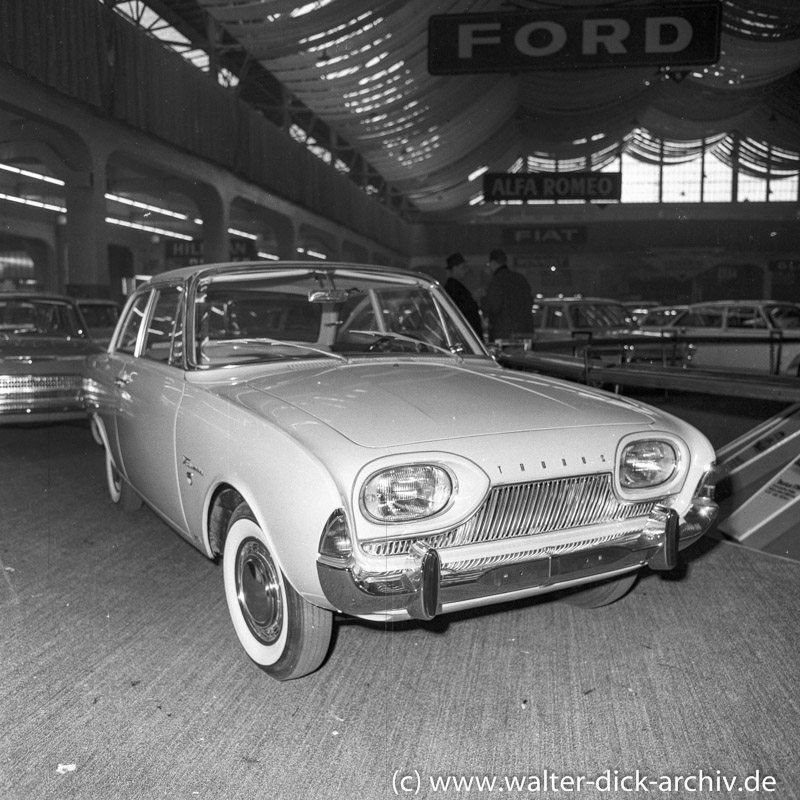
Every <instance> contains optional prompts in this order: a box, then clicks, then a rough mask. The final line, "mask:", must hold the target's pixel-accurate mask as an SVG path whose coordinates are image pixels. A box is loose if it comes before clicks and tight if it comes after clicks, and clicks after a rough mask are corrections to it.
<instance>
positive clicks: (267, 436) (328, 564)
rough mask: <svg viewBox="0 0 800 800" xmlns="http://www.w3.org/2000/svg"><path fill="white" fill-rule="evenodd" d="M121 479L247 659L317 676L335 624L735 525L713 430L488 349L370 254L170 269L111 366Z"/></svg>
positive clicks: (104, 401) (652, 561)
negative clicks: (515, 364)
mask: <svg viewBox="0 0 800 800" xmlns="http://www.w3.org/2000/svg"><path fill="white" fill-rule="evenodd" d="M88 383H89V389H90V393H91V397H92V403H93V405H94V414H95V417H96V425H97V428H98V429H99V431H100V432H101V435H102V438H103V442H104V444H105V448H106V472H107V483H108V490H109V493H110V495H111V498H112V500H113V501H114V502H116V503H118V504H119V505H120V506H122V507H124V508H128V509H133V508H136V507H138V506H139V505H141V501H142V500H144V501H146V503H147V504H148V505H149V506H150V507H151V508H152V509H153V510H154V511H156V512H157V513H158V514H159V515H160V516H161V517H162V518H163V519H164V520H165V521H166V522H167V523H169V525H171V526H172V527H173V528H174V529H175V530H176V531H177V532H178V533H179V534H181V535H182V536H184V537H185V538H186V539H187V540H188V541H189V542H191V543H192V544H193V545H194V546H195V547H196V548H198V549H199V550H200V551H202V552H203V553H205V555H206V556H208V557H209V558H218V557H221V559H222V574H223V579H224V586H225V594H226V597H227V605H228V609H229V611H230V616H231V618H232V621H233V625H234V628H235V630H236V633H237V635H238V638H239V641H240V642H241V644H242V646H243V648H244V650H245V651H246V652H247V654H248V655H249V656H250V658H251V659H252V660H253V661H254V662H255V663H256V664H257V665H258V666H259V667H261V668H263V669H264V670H265V671H266V672H268V673H269V674H270V675H272V676H273V677H275V678H278V679H282V680H285V679H290V678H297V677H300V676H302V675H305V674H307V673H309V672H311V671H313V670H315V669H316V668H317V667H318V666H319V665H320V664H321V663H322V662H323V660H324V659H325V656H326V653H327V651H328V648H329V645H330V642H331V632H332V619H333V616H334V614H335V613H341V614H346V615H354V616H356V617H361V618H364V619H368V620H402V619H411V618H414V619H422V620H428V619H431V618H433V617H434V616H436V615H437V614H446V613H448V612H452V611H456V610H462V609H471V608H474V607H477V606H483V605H487V604H491V603H498V602H501V601H506V600H512V599H515V598H523V597H528V596H531V595H536V594H540V593H544V592H552V591H554V590H567V589H577V590H578V591H574V592H573V593H571V594H569V595H568V596H569V597H570V598H571V599H572V600H573V601H574V602H577V603H580V604H583V605H587V606H592V605H602V604H604V603H609V602H612V601H613V600H615V599H618V598H619V597H621V596H622V595H623V594H625V593H626V592H627V591H628V589H630V587H631V586H632V585H633V583H634V582H635V580H636V577H637V574H638V573H639V571H640V570H641V568H642V567H644V566H645V565H649V566H650V567H651V568H653V569H671V568H673V567H674V566H675V564H676V560H677V553H678V551H679V550H680V549H682V548H684V547H686V546H688V545H690V544H691V543H693V542H695V541H696V540H697V539H698V538H699V537H700V536H701V535H702V534H703V533H704V531H705V530H706V529H707V528H708V526H709V525H710V524H711V523H712V521H713V519H714V517H715V514H716V505H715V503H714V501H713V477H712V476H713V466H714V451H713V449H712V447H711V445H710V444H709V442H708V441H707V439H706V438H705V437H704V436H703V435H702V434H700V433H699V432H698V431H697V430H695V429H694V428H693V427H691V426H690V425H688V424H686V423H685V422H682V421H680V420H678V419H676V418H674V417H672V416H670V415H668V414H664V413H661V412H659V411H657V410H655V409H653V408H650V407H648V406H645V405H642V404H640V403H637V402H633V401H631V400H626V399H622V398H620V397H617V396H614V395H611V394H606V393H603V392H600V391H597V390H593V389H589V388H586V387H582V386H579V385H578V384H572V383H567V382H564V381H558V380H555V379H550V378H546V377H541V376H537V375H532V374H529V373H523V372H515V371H512V370H506V369H503V368H502V367H500V366H498V364H497V363H496V362H495V361H494V360H493V359H492V358H491V357H490V356H489V355H488V353H487V351H486V350H485V348H484V345H483V344H482V342H481V341H480V340H479V339H478V338H477V337H476V335H475V333H474V332H473V331H472V329H471V328H470V326H469V324H468V323H467V322H466V320H465V319H464V318H463V317H462V316H461V315H460V313H459V312H458V310H457V309H456V308H455V306H454V305H453V303H452V302H451V300H449V299H448V296H447V294H446V293H445V292H444V290H443V289H442V287H441V286H440V285H439V284H438V283H437V282H436V281H435V280H433V279H432V278H429V277H427V276H425V275H422V274H419V273H413V272H406V271H403V270H397V269H390V268H386V267H377V266H375V267H371V266H363V265H350V264H329V263H319V262H317V263H298V262H284V263H274V264H270V265H266V264H265V263H264V262H259V263H244V264H241V263H239V264H222V265H206V266H198V267H191V268H184V269H181V270H176V271H172V272H167V273H163V274H161V275H158V276H155V277H153V278H152V280H151V281H149V282H148V283H147V284H144V285H142V286H140V287H139V288H138V289H137V290H136V291H135V292H134V293H133V294H132V295H131V297H130V298H129V300H128V302H127V304H126V306H125V308H124V310H123V315H122V318H121V320H120V323H119V325H118V327H117V330H116V332H115V334H114V336H113V337H112V340H111V343H110V345H109V348H108V351H107V352H104V353H102V354H100V355H97V356H93V357H92V358H91V359H90V360H89V381H88Z"/></svg>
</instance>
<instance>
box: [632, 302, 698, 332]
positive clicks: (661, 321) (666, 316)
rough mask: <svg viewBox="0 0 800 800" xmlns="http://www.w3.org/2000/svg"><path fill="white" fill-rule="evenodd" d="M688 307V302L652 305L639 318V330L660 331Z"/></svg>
mask: <svg viewBox="0 0 800 800" xmlns="http://www.w3.org/2000/svg"><path fill="white" fill-rule="evenodd" d="M687 308H688V304H686V303H683V304H679V305H663V306H654V307H653V308H649V309H647V311H646V313H645V314H644V316H642V317H640V318H639V328H640V329H641V330H654V331H660V330H662V329H663V328H669V327H671V326H672V325H674V324H675V320H676V319H678V317H680V316H681V315H682V314H683V312H684V311H686V309H687Z"/></svg>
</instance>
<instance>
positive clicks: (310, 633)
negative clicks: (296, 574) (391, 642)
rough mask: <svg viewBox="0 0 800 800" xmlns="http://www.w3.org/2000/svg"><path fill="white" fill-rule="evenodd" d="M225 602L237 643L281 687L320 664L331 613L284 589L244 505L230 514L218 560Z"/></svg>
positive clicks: (284, 582) (327, 640) (286, 584)
mask: <svg viewBox="0 0 800 800" xmlns="http://www.w3.org/2000/svg"><path fill="white" fill-rule="evenodd" d="M222 570H223V576H224V579H225V599H226V600H227V603H228V611H229V612H230V615H231V620H232V622H233V627H234V629H235V630H236V635H237V636H238V637H239V642H240V644H241V645H242V647H243V648H244V649H245V652H246V653H247V655H249V656H250V658H251V659H252V660H253V661H255V663H256V664H257V665H258V666H259V667H260V668H261V669H263V670H264V672H266V673H267V674H269V675H271V676H272V677H273V678H276V679H277V680H280V681H286V680H291V679H293V678H301V677H303V675H308V674H309V673H310V672H313V671H314V670H315V669H317V667H319V666H320V664H322V662H323V661H324V660H325V656H326V654H327V652H328V647H329V646H330V642H331V632H332V627H333V613H332V612H331V611H328V610H327V609H324V608H319V607H318V606H314V605H312V604H311V603H308V602H306V601H305V600H304V599H303V598H302V597H301V596H300V595H299V594H298V593H297V592H296V591H295V590H294V589H293V588H292V586H291V585H290V584H289V582H288V581H287V580H286V578H285V577H284V575H283V573H282V572H281V569H280V567H279V566H278V564H277V563H276V561H275V558H274V557H273V555H272V552H271V551H270V547H269V544H268V543H267V538H266V536H265V535H264V532H263V531H262V530H261V528H260V527H259V525H258V523H257V522H256V520H255V518H254V517H253V514H252V512H251V511H250V509H249V508H248V507H247V505H246V504H245V503H242V504H240V505H239V507H238V508H237V509H236V510H235V511H234V512H233V515H232V516H231V521H230V523H229V525H228V533H227V536H226V538H225V548H224V551H223V556H222Z"/></svg>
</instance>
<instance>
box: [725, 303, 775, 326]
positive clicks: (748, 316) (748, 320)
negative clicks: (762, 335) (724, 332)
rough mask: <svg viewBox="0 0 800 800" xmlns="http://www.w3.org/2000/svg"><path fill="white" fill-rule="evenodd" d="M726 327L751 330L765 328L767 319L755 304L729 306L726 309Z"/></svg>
mask: <svg viewBox="0 0 800 800" xmlns="http://www.w3.org/2000/svg"><path fill="white" fill-rule="evenodd" d="M728 327H729V328H734V329H744V330H748V331H752V330H756V329H758V328H766V327H767V321H766V320H765V319H764V318H763V317H762V316H761V311H760V310H759V309H758V308H756V307H755V306H731V308H729V309H728Z"/></svg>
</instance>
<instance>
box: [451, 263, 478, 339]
mask: <svg viewBox="0 0 800 800" xmlns="http://www.w3.org/2000/svg"><path fill="white" fill-rule="evenodd" d="M466 271H467V262H466V261H465V260H464V256H462V255H461V253H453V254H452V255H450V256H448V257H447V280H446V281H445V284H444V290H445V291H446V292H447V294H449V295H450V297H451V299H452V300H453V302H454V303H455V304H456V305H457V306H458V308H459V309H460V310H461V313H462V314H463V315H464V316H465V317H466V318H467V322H469V324H470V325H472V327H473V328H474V329H475V332H476V333H477V334H478V336H480V337H481V338H483V322H482V320H481V311H480V306H479V305H478V301H477V300H476V299H475V298H474V297H473V296H472V293H471V292H470V290H469V289H467V287H466V286H465V285H464V284H463V283H462V280H463V279H464V275H465V274H466Z"/></svg>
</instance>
